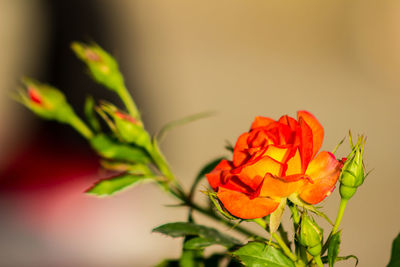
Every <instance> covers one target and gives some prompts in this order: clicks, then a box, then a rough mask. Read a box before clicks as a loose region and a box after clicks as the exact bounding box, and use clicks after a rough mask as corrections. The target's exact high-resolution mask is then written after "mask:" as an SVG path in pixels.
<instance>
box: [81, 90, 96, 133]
mask: <svg viewBox="0 0 400 267" xmlns="http://www.w3.org/2000/svg"><path fill="white" fill-rule="evenodd" d="M84 111H85V116H86V119H87V121H88V122H89V125H90V127H92V129H93V130H95V131H96V132H100V122H99V120H98V119H97V117H96V111H95V101H94V98H93V97H92V96H88V97H86V100H85V108H84Z"/></svg>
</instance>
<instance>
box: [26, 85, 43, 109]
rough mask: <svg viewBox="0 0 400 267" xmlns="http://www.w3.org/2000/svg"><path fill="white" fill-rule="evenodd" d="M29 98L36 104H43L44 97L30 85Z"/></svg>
mask: <svg viewBox="0 0 400 267" xmlns="http://www.w3.org/2000/svg"><path fill="white" fill-rule="evenodd" d="M27 91H28V95H29V98H30V99H31V100H32V101H33V102H34V103H36V104H39V105H40V104H42V97H41V96H40V94H39V92H38V91H37V90H36V89H35V88H34V87H32V86H31V87H28V89H27Z"/></svg>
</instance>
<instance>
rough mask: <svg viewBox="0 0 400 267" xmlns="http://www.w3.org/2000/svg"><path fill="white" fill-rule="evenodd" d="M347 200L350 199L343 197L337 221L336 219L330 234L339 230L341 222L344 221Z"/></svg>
mask: <svg viewBox="0 0 400 267" xmlns="http://www.w3.org/2000/svg"><path fill="white" fill-rule="evenodd" d="M347 202H348V199H344V198H342V199H341V200H340V205H339V210H338V214H337V217H336V221H335V224H334V225H333V228H332V232H331V234H330V235H333V234H335V233H336V231H337V230H338V228H339V225H340V222H341V221H342V218H343V214H344V211H345V209H346V205H347Z"/></svg>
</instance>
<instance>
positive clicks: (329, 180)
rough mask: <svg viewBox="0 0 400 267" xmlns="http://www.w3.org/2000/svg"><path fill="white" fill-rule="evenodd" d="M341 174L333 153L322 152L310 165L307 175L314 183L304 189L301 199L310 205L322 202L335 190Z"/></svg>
mask: <svg viewBox="0 0 400 267" xmlns="http://www.w3.org/2000/svg"><path fill="white" fill-rule="evenodd" d="M339 174H340V163H339V161H337V160H336V158H335V156H334V155H333V154H332V153H330V152H327V151H322V152H321V153H319V154H318V155H317V157H315V159H313V160H312V161H311V162H310V164H309V165H308V168H307V171H306V175H307V176H309V177H310V178H311V180H312V181H313V182H312V183H309V184H307V185H306V186H305V187H304V189H303V190H302V192H301V193H300V197H301V198H302V199H303V200H304V201H306V202H308V203H310V204H317V203H319V202H321V201H322V200H323V199H324V198H325V197H326V196H328V195H329V194H330V193H331V192H332V191H333V189H335V184H336V182H337V180H338V178H339Z"/></svg>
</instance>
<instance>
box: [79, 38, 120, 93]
mask: <svg viewBox="0 0 400 267" xmlns="http://www.w3.org/2000/svg"><path fill="white" fill-rule="evenodd" d="M71 48H72V50H73V51H74V52H75V54H76V55H77V57H78V58H79V59H81V60H82V61H83V62H85V63H86V65H87V66H88V68H89V71H90V74H91V75H92V76H93V79H94V80H95V81H97V82H98V83H100V84H103V85H104V86H106V87H107V88H109V89H110V90H113V91H116V92H118V91H119V90H121V88H124V79H123V77H122V75H121V73H120V71H119V68H118V64H117V61H116V60H115V59H114V58H113V57H112V56H111V55H110V54H108V53H107V52H106V51H104V50H103V49H102V48H101V47H100V46H98V45H96V44H92V45H88V44H83V43H79V42H73V43H72V45H71Z"/></svg>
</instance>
